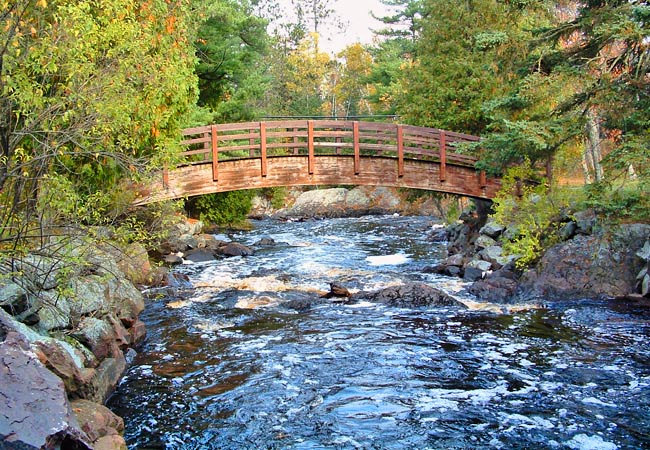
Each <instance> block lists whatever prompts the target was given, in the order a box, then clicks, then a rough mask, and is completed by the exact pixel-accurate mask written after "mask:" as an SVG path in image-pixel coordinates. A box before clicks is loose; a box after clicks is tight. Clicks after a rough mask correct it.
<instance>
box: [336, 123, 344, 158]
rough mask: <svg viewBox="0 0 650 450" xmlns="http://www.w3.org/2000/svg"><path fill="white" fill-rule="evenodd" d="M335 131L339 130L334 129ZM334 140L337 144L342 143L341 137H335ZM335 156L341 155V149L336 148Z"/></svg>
mask: <svg viewBox="0 0 650 450" xmlns="http://www.w3.org/2000/svg"><path fill="white" fill-rule="evenodd" d="M335 130H336V131H341V128H335ZM334 140H335V141H336V143H337V144H340V143H341V142H343V140H342V139H341V137H337V138H336V139H334ZM336 154H337V155H340V154H341V147H336Z"/></svg>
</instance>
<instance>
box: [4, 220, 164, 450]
mask: <svg viewBox="0 0 650 450" xmlns="http://www.w3.org/2000/svg"><path fill="white" fill-rule="evenodd" d="M104 231H105V230H104ZM104 231H103V232H104ZM106 233H108V232H106ZM3 264H4V265H5V266H7V265H9V267H8V268H9V269H11V270H10V272H9V273H11V274H12V276H8V277H6V278H5V279H4V280H3V281H2V282H1V283H0V284H1V287H0V361H2V364H0V447H1V448H20V449H29V448H80V449H81V448H95V449H118V448H119V449H121V448H126V444H125V442H124V439H123V438H122V436H121V432H122V431H123V429H124V423H123V421H122V419H120V418H119V417H118V416H116V415H115V414H113V413H112V412H111V411H110V410H108V409H107V408H106V407H104V406H103V402H104V401H105V400H106V398H107V397H108V396H109V395H110V394H111V392H112V391H113V389H114V388H115V386H116V385H117V383H118V381H119V380H120V377H121V376H122V373H123V372H124V370H125V368H126V366H127V365H128V364H129V361H130V360H132V358H133V357H134V355H135V354H136V353H135V350H134V349H133V348H134V347H136V346H137V345H138V344H139V343H140V342H141V341H142V340H143V339H144V337H145V334H146V331H145V327H144V324H143V323H142V322H141V321H140V320H139V319H138V315H139V314H140V312H142V310H143V309H144V306H145V304H144V299H143V296H142V294H141V293H140V291H139V290H138V289H137V288H136V286H135V285H136V284H140V283H144V282H147V283H149V282H151V281H152V278H151V277H152V276H155V273H156V271H155V270H152V269H151V266H150V264H149V259H148V255H147V252H146V251H145V250H144V248H143V247H142V246H140V245H139V244H132V245H129V246H126V247H118V246H116V245H115V244H114V242H112V240H111V236H110V233H108V234H107V235H106V236H103V237H102V238H101V239H97V237H95V238H92V239H91V238H89V237H87V236H83V237H74V238H70V237H53V238H50V240H49V242H47V243H46V245H44V246H43V248H40V249H38V250H35V251H32V252H31V253H29V254H28V255H26V256H24V257H23V258H20V259H17V260H14V261H5V262H3Z"/></svg>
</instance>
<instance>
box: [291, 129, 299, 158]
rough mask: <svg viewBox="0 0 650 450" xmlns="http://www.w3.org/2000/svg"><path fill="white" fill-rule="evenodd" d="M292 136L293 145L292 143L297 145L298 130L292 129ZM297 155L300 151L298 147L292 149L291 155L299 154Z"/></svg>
mask: <svg viewBox="0 0 650 450" xmlns="http://www.w3.org/2000/svg"><path fill="white" fill-rule="evenodd" d="M293 134H294V136H293V143H294V144H297V143H298V142H299V141H298V128H294V129H293ZM299 153H300V151H299V149H298V147H294V148H293V154H294V155H297V154H299Z"/></svg>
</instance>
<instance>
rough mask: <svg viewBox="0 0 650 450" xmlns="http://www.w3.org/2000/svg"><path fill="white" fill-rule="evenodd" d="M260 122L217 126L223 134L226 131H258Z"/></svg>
mask: <svg viewBox="0 0 650 450" xmlns="http://www.w3.org/2000/svg"><path fill="white" fill-rule="evenodd" d="M258 125H259V122H241V123H222V124H219V125H217V131H218V132H219V133H223V132H224V131H247V130H250V129H251V128H254V129H257V126H258Z"/></svg>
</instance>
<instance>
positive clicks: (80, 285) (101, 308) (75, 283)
mask: <svg viewBox="0 0 650 450" xmlns="http://www.w3.org/2000/svg"><path fill="white" fill-rule="evenodd" d="M70 290H71V292H72V294H71V299H70V312H71V313H72V314H73V317H75V318H79V317H81V316H83V315H87V314H91V313H95V312H100V313H101V312H106V310H107V309H108V299H107V289H106V279H105V278H103V277H100V276H98V275H90V276H86V277H82V278H75V279H73V280H71V282H70Z"/></svg>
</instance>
